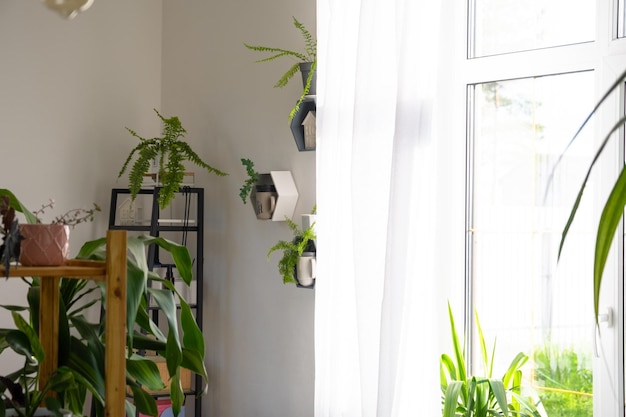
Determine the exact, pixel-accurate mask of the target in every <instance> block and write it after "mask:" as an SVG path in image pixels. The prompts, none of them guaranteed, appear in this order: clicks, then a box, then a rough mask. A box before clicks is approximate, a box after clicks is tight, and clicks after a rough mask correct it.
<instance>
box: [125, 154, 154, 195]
mask: <svg viewBox="0 0 626 417" xmlns="http://www.w3.org/2000/svg"><path fill="white" fill-rule="evenodd" d="M142 145H143V144H142ZM158 152H159V151H158V148H157V147H155V146H141V147H140V148H139V156H138V157H137V160H136V161H135V163H134V164H133V166H132V168H131V170H130V173H129V174H128V181H129V184H128V188H129V190H130V195H131V199H132V200H134V199H135V198H136V197H137V194H139V190H141V185H142V184H143V175H144V174H145V173H146V172H148V170H149V169H150V164H151V163H152V160H153V159H154V158H156V157H157V155H158Z"/></svg>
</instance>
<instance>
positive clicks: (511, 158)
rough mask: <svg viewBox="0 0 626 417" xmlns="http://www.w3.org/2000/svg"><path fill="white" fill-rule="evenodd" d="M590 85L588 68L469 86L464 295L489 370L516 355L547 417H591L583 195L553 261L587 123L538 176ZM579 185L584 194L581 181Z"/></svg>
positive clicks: (580, 165) (588, 248)
mask: <svg viewBox="0 0 626 417" xmlns="http://www.w3.org/2000/svg"><path fill="white" fill-rule="evenodd" d="M593 88H594V76H593V72H590V71H589V72H578V73H570V74H562V75H553V76H545V77H535V78H526V79H519V80H510V81H498V82H492V83H484V84H475V85H473V86H471V94H470V97H472V98H473V100H470V101H471V102H470V103H469V105H470V106H471V108H472V109H473V111H472V112H471V113H472V114H473V119H472V120H471V122H472V123H471V125H472V126H473V129H472V132H470V145H471V146H470V147H469V149H473V155H472V158H471V161H472V162H471V167H472V169H471V171H470V172H471V173H472V174H473V175H471V180H470V181H469V182H468V195H469V196H470V216H468V223H469V224H468V242H469V245H470V251H469V253H470V254H471V257H470V258H469V263H470V265H469V268H468V270H469V271H470V277H469V282H470V293H471V300H472V303H473V307H474V309H475V311H476V312H477V313H478V315H479V318H480V322H481V325H482V330H483V333H484V334H485V337H486V340H487V342H488V344H491V342H493V340H494V338H496V337H497V348H496V357H495V364H496V367H498V366H499V367H500V368H497V369H495V370H494V375H502V374H503V373H504V371H505V370H506V368H507V367H508V366H509V364H510V361H511V360H512V359H513V358H514V357H515V355H516V354H517V353H518V352H524V353H526V354H527V355H528V356H529V357H530V360H529V363H528V364H527V365H526V368H525V370H524V381H525V384H526V386H531V387H533V388H534V389H535V391H536V392H537V393H538V394H539V396H540V398H541V399H542V403H543V407H544V408H545V409H546V412H547V415H550V416H552V415H557V416H558V415H566V416H568V417H583V416H585V417H587V416H592V415H593V411H592V396H591V393H592V380H593V375H592V371H591V368H592V366H591V359H592V345H591V344H592V342H593V338H592V337H591V336H592V335H593V324H594V323H593V317H594V316H593V302H592V297H591V295H590V289H589V288H590V281H589V277H591V276H592V260H593V259H592V254H593V241H594V237H593V234H594V233H593V225H594V224H595V223H594V219H596V218H597V214H594V213H593V207H592V206H593V204H592V203H588V201H591V200H592V199H583V200H585V201H583V203H582V205H581V207H580V209H579V214H578V215H577V219H576V221H575V222H574V224H573V226H572V229H571V231H570V236H569V237H568V243H567V245H566V247H565V250H564V252H563V254H562V257H561V261H560V263H559V264H558V266H557V262H556V259H557V253H558V246H559V242H560V238H561V233H562V230H563V226H564V225H565V221H566V220H567V217H568V214H569V210H570V209H571V206H572V204H573V202H574V200H575V197H576V193H577V192H578V188H579V187H580V185H581V183H582V179H583V177H584V175H585V174H586V167H587V166H588V164H589V162H590V160H591V157H592V156H593V152H594V150H595V146H594V142H593V138H592V137H591V136H592V133H593V132H592V131H593V129H592V128H591V127H589V128H588V129H586V130H585V132H584V134H583V136H582V137H580V138H579V139H577V141H576V142H575V145H574V146H573V147H572V148H571V149H570V150H569V151H568V153H567V154H566V158H564V159H563V160H562V162H561V163H560V164H559V166H558V169H557V170H556V171H554V176H553V177H552V181H551V182H550V180H549V179H550V177H551V174H552V173H553V167H554V165H555V162H556V160H557V159H558V157H559V155H561V153H562V151H563V150H564V148H565V146H566V144H567V142H568V141H569V140H570V138H571V137H572V135H573V134H574V132H575V130H576V128H577V127H578V125H579V124H580V123H581V122H582V121H583V120H584V118H585V115H586V113H587V112H588V111H589V109H590V108H591V107H592V106H593V102H594V100H593ZM587 132H589V133H588V134H587ZM548 183H550V184H551V186H550V187H547V185H548ZM546 190H547V192H546ZM585 192H586V193H590V194H591V193H593V181H592V182H591V183H590V184H589V185H588V186H587V189H586V191H585ZM473 340H474V347H473V349H472V351H473V354H472V358H473V359H472V367H474V368H475V367H477V366H478V365H477V364H479V363H482V361H480V357H479V355H478V352H479V347H478V345H476V341H477V340H478V338H477V337H476V333H474V337H473ZM479 370H480V368H478V369H477V371H479Z"/></svg>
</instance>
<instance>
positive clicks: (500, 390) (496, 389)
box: [489, 379, 509, 416]
mask: <svg viewBox="0 0 626 417" xmlns="http://www.w3.org/2000/svg"><path fill="white" fill-rule="evenodd" d="M489 387H490V388H491V392H493V395H494V397H495V398H496V401H497V402H498V406H499V408H500V410H501V412H502V414H503V415H504V416H508V415H509V407H508V405H507V404H508V403H507V399H506V391H505V389H504V384H502V381H498V380H497V379H490V380H489Z"/></svg>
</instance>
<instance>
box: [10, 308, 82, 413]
mask: <svg viewBox="0 0 626 417" xmlns="http://www.w3.org/2000/svg"><path fill="white" fill-rule="evenodd" d="M11 314H12V316H13V322H14V323H15V325H16V328H15V329H12V330H8V331H3V332H2V333H1V334H0V340H1V341H2V344H1V348H0V352H2V351H4V350H5V349H8V348H10V349H12V350H13V352H15V353H17V354H18V355H21V356H23V357H24V363H23V365H22V366H21V367H20V368H18V369H17V370H16V371H15V372H13V373H11V374H9V375H6V376H0V390H1V391H2V393H1V394H0V397H2V401H0V415H3V416H4V415H7V416H19V417H34V416H41V417H43V416H51V417H55V416H59V417H60V416H66V417H67V416H70V417H71V415H72V413H71V412H70V411H68V410H63V409H62V408H61V403H60V402H59V400H58V399H57V398H56V397H54V396H52V395H50V394H51V393H53V392H63V391H66V390H70V389H73V388H75V387H76V380H75V378H74V373H73V371H72V370H71V369H69V368H67V367H62V368H59V369H57V371H56V372H54V373H53V374H52V375H51V376H50V378H49V379H48V381H47V382H46V384H45V385H44V386H41V385H40V384H39V373H40V364H41V363H42V361H43V359H44V351H43V347H42V345H41V342H40V340H39V336H38V335H37V332H36V331H35V330H34V329H33V327H32V326H31V325H30V324H29V323H28V322H26V320H24V318H23V317H22V316H21V315H20V314H19V313H18V312H16V311H13V312H12V313H11ZM44 404H45V408H44V407H42V406H43V405H44Z"/></svg>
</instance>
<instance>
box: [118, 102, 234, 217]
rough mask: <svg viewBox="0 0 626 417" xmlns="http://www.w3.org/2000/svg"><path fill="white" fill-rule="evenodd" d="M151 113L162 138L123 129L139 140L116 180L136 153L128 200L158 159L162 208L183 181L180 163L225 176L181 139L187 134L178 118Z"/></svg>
mask: <svg viewBox="0 0 626 417" xmlns="http://www.w3.org/2000/svg"><path fill="white" fill-rule="evenodd" d="M154 111H155V112H156V114H157V116H159V118H160V119H161V121H162V122H163V130H162V135H163V137H160V138H159V137H157V138H150V139H147V138H144V137H142V136H140V135H139V134H138V133H137V132H135V131H134V130H132V129H129V128H128V127H127V128H126V130H128V131H129V132H130V134H131V135H132V136H134V137H136V138H137V139H139V144H138V145H137V146H135V147H134V148H133V149H132V150H131V151H130V154H129V155H128V158H126V161H125V162H124V165H122V169H121V170H120V172H119V174H118V176H117V177H118V178H120V177H121V176H122V175H123V174H124V172H126V170H127V169H128V166H129V165H130V163H131V161H132V159H133V157H134V156H135V154H137V159H136V160H135V162H134V163H133V165H132V167H131V168H130V172H129V174H128V180H129V185H128V188H129V190H130V195H131V199H132V200H134V199H135V198H136V197H137V194H138V193H139V190H140V189H141V185H142V183H143V179H144V176H145V174H146V173H148V170H149V169H150V164H151V162H152V161H153V160H155V159H157V158H158V161H159V168H158V172H159V178H160V182H161V183H162V188H161V190H160V194H159V206H160V207H161V208H162V209H163V208H165V207H167V206H168V205H169V204H170V203H171V202H172V199H173V198H174V195H175V193H176V192H177V191H178V190H179V189H180V187H181V185H182V184H183V178H184V176H185V166H184V165H183V161H190V162H193V163H194V164H195V165H197V166H199V167H200V168H204V169H206V170H207V171H208V172H210V173H213V174H216V175H219V176H224V175H227V174H226V173H225V172H222V171H220V170H219V169H217V168H214V167H212V166H211V165H209V164H207V163H206V162H204V161H203V160H202V159H201V158H200V156H198V154H197V153H196V152H194V151H193V149H191V146H189V144H188V143H187V142H185V141H183V140H182V138H184V136H185V133H187V131H186V130H185V129H184V128H183V126H182V124H181V122H180V120H179V119H178V117H176V116H172V117H170V118H165V117H163V116H162V115H161V113H159V112H158V111H157V110H156V109H154Z"/></svg>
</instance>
